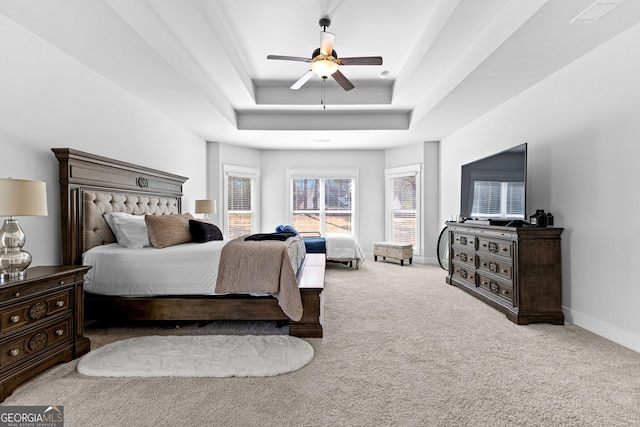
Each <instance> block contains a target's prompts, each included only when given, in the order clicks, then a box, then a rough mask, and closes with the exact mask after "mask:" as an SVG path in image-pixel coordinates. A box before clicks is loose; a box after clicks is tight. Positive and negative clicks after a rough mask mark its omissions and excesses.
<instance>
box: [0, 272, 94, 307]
mask: <svg viewBox="0 0 640 427" xmlns="http://www.w3.org/2000/svg"><path fill="white" fill-rule="evenodd" d="M27 276H29V270H27ZM76 277H78V279H79V281H80V283H81V282H82V280H83V276H75V275H67V276H62V277H58V278H56V279H55V280H48V281H44V282H43V281H41V282H39V283H36V284H33V285H30V286H15V284H16V283H19V282H18V281H14V282H10V283H7V285H3V286H0V302H2V303H5V302H11V301H14V300H18V299H20V298H28V297H31V296H35V295H38V294H42V293H51V292H52V291H55V289H56V288H59V287H64V286H65V285H67V286H68V285H72V284H74V283H78V282H77V281H76V280H75V279H76ZM8 285H13V286H8Z"/></svg>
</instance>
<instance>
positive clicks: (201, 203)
mask: <svg viewBox="0 0 640 427" xmlns="http://www.w3.org/2000/svg"><path fill="white" fill-rule="evenodd" d="M196 213H197V214H204V217H205V218H206V219H207V220H209V214H214V215H215V214H217V213H218V205H217V204H216V201H215V200H196Z"/></svg>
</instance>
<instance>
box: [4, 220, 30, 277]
mask: <svg viewBox="0 0 640 427" xmlns="http://www.w3.org/2000/svg"><path fill="white" fill-rule="evenodd" d="M24 242H25V237H24V233H23V232H22V229H21V228H20V225H19V224H18V220H16V219H14V218H9V219H6V220H5V221H4V225H3V226H2V229H1V230H0V248H1V249H0V281H1V280H5V279H9V278H16V277H23V276H24V271H25V270H26V269H27V267H29V264H31V254H30V253H29V252H25V251H23V250H22V249H21V248H22V246H23V245H24Z"/></svg>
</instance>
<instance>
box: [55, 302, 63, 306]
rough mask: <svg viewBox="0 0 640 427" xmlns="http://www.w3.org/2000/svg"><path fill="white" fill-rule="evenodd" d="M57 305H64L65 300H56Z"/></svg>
mask: <svg viewBox="0 0 640 427" xmlns="http://www.w3.org/2000/svg"><path fill="white" fill-rule="evenodd" d="M56 307H64V301H56Z"/></svg>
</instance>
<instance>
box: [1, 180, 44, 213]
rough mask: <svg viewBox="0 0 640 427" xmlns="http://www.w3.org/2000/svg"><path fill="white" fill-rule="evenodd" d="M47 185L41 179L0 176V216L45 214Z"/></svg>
mask: <svg viewBox="0 0 640 427" xmlns="http://www.w3.org/2000/svg"><path fill="white" fill-rule="evenodd" d="M46 215H47V186H46V183H45V182H42V181H29V180H26V179H12V178H0V216H46Z"/></svg>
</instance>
